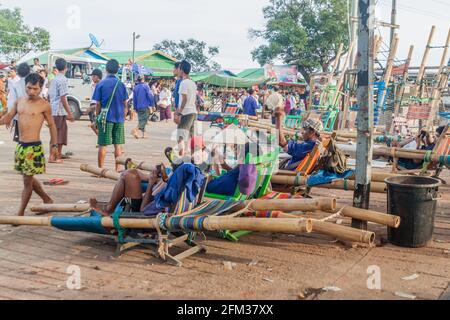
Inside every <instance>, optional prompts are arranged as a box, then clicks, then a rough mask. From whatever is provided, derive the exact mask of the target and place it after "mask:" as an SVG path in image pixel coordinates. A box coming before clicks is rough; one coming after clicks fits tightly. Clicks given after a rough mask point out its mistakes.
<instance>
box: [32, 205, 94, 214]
mask: <svg viewBox="0 0 450 320" xmlns="http://www.w3.org/2000/svg"><path fill="white" fill-rule="evenodd" d="M90 209H91V207H90V205H89V204H88V203H84V204H42V205H39V206H34V207H32V208H31V209H30V210H31V212H35V213H40V214H43V213H49V212H86V211H89V210H90Z"/></svg>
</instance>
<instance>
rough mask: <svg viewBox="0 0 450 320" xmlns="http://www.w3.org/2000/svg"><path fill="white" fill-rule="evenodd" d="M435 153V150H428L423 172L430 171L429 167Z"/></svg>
mask: <svg viewBox="0 0 450 320" xmlns="http://www.w3.org/2000/svg"><path fill="white" fill-rule="evenodd" d="M432 155H433V151H431V150H430V151H427V153H425V156H424V158H423V167H422V173H426V172H427V171H428V167H429V166H430V164H431V162H432V159H431V156H432Z"/></svg>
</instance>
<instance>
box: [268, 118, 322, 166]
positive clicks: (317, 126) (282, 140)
mask: <svg viewBox="0 0 450 320" xmlns="http://www.w3.org/2000/svg"><path fill="white" fill-rule="evenodd" d="M283 117H284V113H283V112H282V111H277V112H276V126H277V129H278V130H279V144H280V147H281V148H283V150H284V151H285V152H286V153H287V154H289V155H290V156H292V158H291V159H290V160H289V161H288V162H287V163H280V169H285V170H296V169H297V167H298V166H299V164H300V163H301V162H302V161H303V159H305V158H306V156H307V155H308V154H310V153H311V152H312V151H313V149H314V147H315V146H316V145H317V144H318V143H320V133H321V131H322V130H323V124H322V122H320V121H319V120H314V119H308V120H307V121H305V122H304V123H303V124H302V127H303V130H302V137H303V142H298V141H295V140H289V141H287V140H286V137H285V135H284V130H283Z"/></svg>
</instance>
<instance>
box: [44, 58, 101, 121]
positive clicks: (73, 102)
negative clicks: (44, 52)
mask: <svg viewBox="0 0 450 320" xmlns="http://www.w3.org/2000/svg"><path fill="white" fill-rule="evenodd" d="M58 58H63V59H65V60H66V61H67V73H66V77H67V79H68V86H69V95H68V96H67V101H68V102H69V106H70V108H71V110H72V113H73V115H74V118H75V120H79V119H80V118H81V117H82V116H83V115H86V114H87V111H88V108H89V107H90V101H91V98H92V93H93V86H92V80H91V77H90V76H91V74H92V70H94V69H95V68H100V69H104V68H105V64H106V61H104V60H97V59H93V58H86V57H78V56H70V55H64V54H58V53H49V55H48V64H47V66H48V69H49V71H51V69H52V67H53V66H54V65H55V61H56V60H57V59H58Z"/></svg>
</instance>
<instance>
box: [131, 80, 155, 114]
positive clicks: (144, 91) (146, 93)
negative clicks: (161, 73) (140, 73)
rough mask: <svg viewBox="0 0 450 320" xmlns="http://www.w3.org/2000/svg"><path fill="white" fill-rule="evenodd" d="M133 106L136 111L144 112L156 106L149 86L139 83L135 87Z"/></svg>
mask: <svg viewBox="0 0 450 320" xmlns="http://www.w3.org/2000/svg"><path fill="white" fill-rule="evenodd" d="M133 106H134V109H135V110H144V109H146V108H148V107H154V106H155V98H154V97H153V94H152V92H151V91H150V87H149V86H148V84H146V83H139V84H138V85H136V86H135V87H134V90H133Z"/></svg>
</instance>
